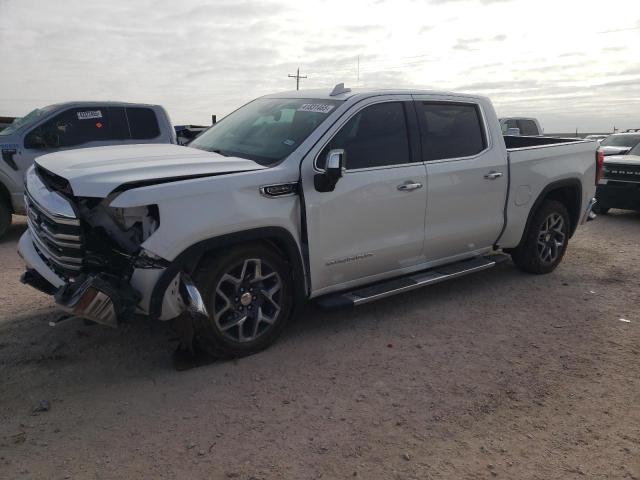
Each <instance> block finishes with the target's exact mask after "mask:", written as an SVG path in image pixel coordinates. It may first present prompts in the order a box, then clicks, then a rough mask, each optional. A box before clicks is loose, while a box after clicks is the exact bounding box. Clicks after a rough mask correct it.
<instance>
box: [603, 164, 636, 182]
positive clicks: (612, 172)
mask: <svg viewBox="0 0 640 480" xmlns="http://www.w3.org/2000/svg"><path fill="white" fill-rule="evenodd" d="M602 174H603V176H604V178H607V179H610V180H622V181H627V182H640V165H629V164H622V163H605V165H604V167H603V169H602Z"/></svg>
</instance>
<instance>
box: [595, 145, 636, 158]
mask: <svg viewBox="0 0 640 480" xmlns="http://www.w3.org/2000/svg"><path fill="white" fill-rule="evenodd" d="M631 148H632V147H613V146H604V147H603V146H601V147H600V149H601V150H602V151H603V152H604V155H605V156H609V155H624V154H625V153H627V152H628V151H629V150H631Z"/></svg>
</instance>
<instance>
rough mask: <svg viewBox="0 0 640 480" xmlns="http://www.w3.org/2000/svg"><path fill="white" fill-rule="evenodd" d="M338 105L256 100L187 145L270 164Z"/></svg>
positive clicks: (305, 136)
mask: <svg viewBox="0 0 640 480" xmlns="http://www.w3.org/2000/svg"><path fill="white" fill-rule="evenodd" d="M340 103H342V100H319V99H305V98H296V99H283V98H259V99H257V100H254V101H253V102H251V103H248V104H246V105H245V106H244V107H241V108H239V109H238V110H236V111H235V112H233V113H232V114H230V115H229V116H227V117H225V118H224V119H223V120H221V121H220V123H217V124H216V125H214V126H213V127H212V128H210V129H209V130H207V131H206V132H204V133H202V134H201V135H200V136H198V137H197V138H195V139H194V140H193V141H192V142H191V143H189V146H190V147H193V148H199V149H201V150H206V151H209V152H216V153H219V154H221V155H225V156H233V157H240V158H247V159H249V160H254V161H256V162H257V163H259V164H261V165H271V164H273V163H276V162H278V161H280V160H282V159H284V158H285V157H287V156H288V155H289V154H290V153H291V152H293V151H294V150H295V149H296V148H297V147H298V145H300V144H301V143H302V142H303V141H304V140H305V139H306V138H307V137H308V136H309V135H310V134H311V132H313V131H314V130H315V129H316V128H317V127H318V125H320V124H321V123H322V122H323V121H324V119H325V118H327V115H329V113H331V112H332V111H333V110H334V108H336V107H337V106H338V105H339V104H340Z"/></svg>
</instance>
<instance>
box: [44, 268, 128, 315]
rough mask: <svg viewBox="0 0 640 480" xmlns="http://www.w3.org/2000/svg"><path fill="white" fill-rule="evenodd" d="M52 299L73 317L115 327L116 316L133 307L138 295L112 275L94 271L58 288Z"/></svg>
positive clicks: (125, 312)
mask: <svg viewBox="0 0 640 480" xmlns="http://www.w3.org/2000/svg"><path fill="white" fill-rule="evenodd" d="M55 300H56V303H57V304H58V306H60V307H61V308H62V309H63V310H64V311H66V312H67V313H69V314H71V315H73V316H75V317H80V318H85V319H87V320H91V321H93V322H96V323H100V324H102V325H107V326H110V327H117V326H118V319H120V318H122V317H123V316H124V315H125V314H127V313H130V312H132V311H133V310H134V308H135V306H136V305H137V304H138V301H139V300H140V294H139V293H138V292H137V291H136V290H134V289H133V288H132V287H131V286H129V285H128V284H123V283H122V282H120V281H119V279H117V278H115V277H110V276H107V275H104V274H97V275H90V276H88V277H86V278H85V279H84V280H79V281H76V282H73V283H68V284H66V285H65V286H63V287H61V288H60V289H59V290H58V291H57V292H56V293H55Z"/></svg>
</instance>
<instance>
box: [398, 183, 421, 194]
mask: <svg viewBox="0 0 640 480" xmlns="http://www.w3.org/2000/svg"><path fill="white" fill-rule="evenodd" d="M421 187H422V184H421V183H411V182H409V183H402V184H400V185H398V190H400V191H403V192H409V191H411V190H417V189H418V188H421Z"/></svg>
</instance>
